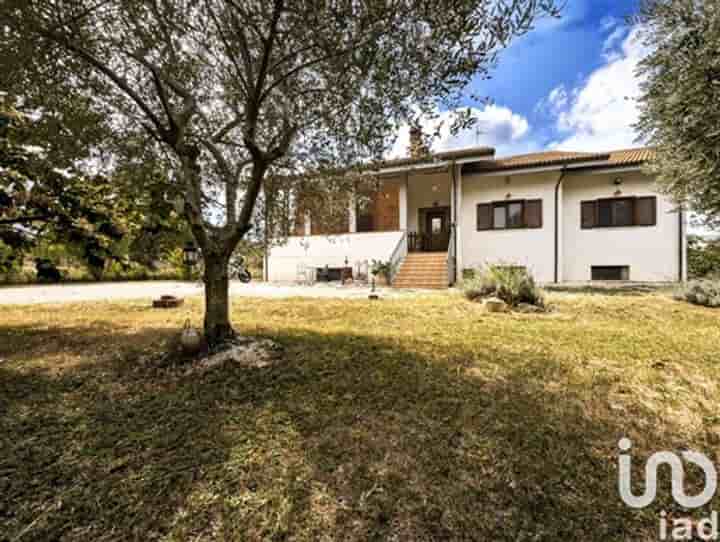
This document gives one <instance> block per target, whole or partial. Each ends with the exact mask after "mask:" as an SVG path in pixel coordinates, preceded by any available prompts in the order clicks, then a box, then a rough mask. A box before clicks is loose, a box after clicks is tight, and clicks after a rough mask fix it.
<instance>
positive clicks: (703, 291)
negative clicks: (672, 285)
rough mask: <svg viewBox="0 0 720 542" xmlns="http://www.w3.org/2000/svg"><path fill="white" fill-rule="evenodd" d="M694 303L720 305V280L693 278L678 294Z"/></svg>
mask: <svg viewBox="0 0 720 542" xmlns="http://www.w3.org/2000/svg"><path fill="white" fill-rule="evenodd" d="M676 298H677V299H681V300H684V301H687V302H689V303H692V304H693V305H702V306H703V307H712V308H718V307H720V280H692V281H690V282H689V283H688V284H687V285H686V286H685V287H683V289H682V290H680V291H679V292H678V294H677V295H676Z"/></svg>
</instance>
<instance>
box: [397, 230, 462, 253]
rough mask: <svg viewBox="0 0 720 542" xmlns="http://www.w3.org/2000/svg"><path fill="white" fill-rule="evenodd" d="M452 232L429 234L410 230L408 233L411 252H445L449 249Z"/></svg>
mask: <svg viewBox="0 0 720 542" xmlns="http://www.w3.org/2000/svg"><path fill="white" fill-rule="evenodd" d="M451 235H452V234H451V233H450V232H442V233H437V234H429V233H422V232H415V231H410V232H408V234H407V244H408V251H409V252H444V251H446V250H447V249H448V244H449V242H450V236H451Z"/></svg>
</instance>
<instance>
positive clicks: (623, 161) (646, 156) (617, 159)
mask: <svg viewBox="0 0 720 542" xmlns="http://www.w3.org/2000/svg"><path fill="white" fill-rule="evenodd" d="M654 157H655V149H653V148H652V147H643V148H638V149H623V150H620V151H610V160H609V162H610V163H611V164H613V165H629V164H642V163H643V162H647V161H649V160H652V159H653V158H654Z"/></svg>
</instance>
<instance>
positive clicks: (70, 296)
mask: <svg viewBox="0 0 720 542" xmlns="http://www.w3.org/2000/svg"><path fill="white" fill-rule="evenodd" d="M379 291H380V294H381V295H382V296H384V297H400V296H407V295H413V294H415V293H417V291H408V290H403V291H398V290H392V289H387V288H384V289H380V290H379ZM368 293H369V288H367V287H356V286H339V285H336V284H317V285H315V286H298V285H279V284H268V283H262V282H255V283H250V284H243V283H241V282H233V283H232V284H231V286H230V294H231V295H232V296H240V297H274V298H283V297H321V298H343V299H353V298H355V299H358V298H367V295H368ZM201 294H202V285H200V284H198V283H193V282H181V281H147V282H140V281H138V282H100V283H92V284H54V285H30V286H11V287H0V305H26V304H38V303H75V302H83V301H107V300H113V299H143V298H155V297H159V296H161V295H175V296H179V297H187V296H194V295H201Z"/></svg>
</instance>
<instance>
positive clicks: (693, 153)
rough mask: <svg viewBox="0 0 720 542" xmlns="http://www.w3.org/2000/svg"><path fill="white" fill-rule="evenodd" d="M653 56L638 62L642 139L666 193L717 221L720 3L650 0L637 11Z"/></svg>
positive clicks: (719, 205)
mask: <svg viewBox="0 0 720 542" xmlns="http://www.w3.org/2000/svg"><path fill="white" fill-rule="evenodd" d="M638 19H639V23H640V24H641V28H642V29H643V33H644V38H645V44H646V45H647V47H648V50H649V53H648V55H647V56H646V57H645V58H644V60H642V61H641V62H640V66H639V74H640V75H641V81H642V82H641V90H642V96H641V98H640V102H639V103H640V121H639V124H638V126H639V128H640V131H641V135H642V136H643V138H645V139H647V140H648V141H649V143H650V144H651V145H653V146H655V147H656V149H657V158H656V160H654V161H653V163H652V164H651V165H650V169H651V170H652V172H653V173H655V174H656V175H657V179H658V181H659V182H660V183H661V185H662V186H663V187H664V188H665V190H666V191H667V192H668V193H670V194H671V195H673V196H674V198H675V199H676V200H677V201H678V202H679V203H683V204H688V205H689V206H690V207H692V208H693V210H694V211H696V212H698V213H699V214H700V215H702V216H704V217H705V219H706V221H707V223H708V225H710V226H718V225H720V62H718V51H719V50H720V4H718V3H717V2H704V1H702V0H649V1H646V2H645V3H644V5H643V6H642V10H641V13H640V16H639V18H638Z"/></svg>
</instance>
